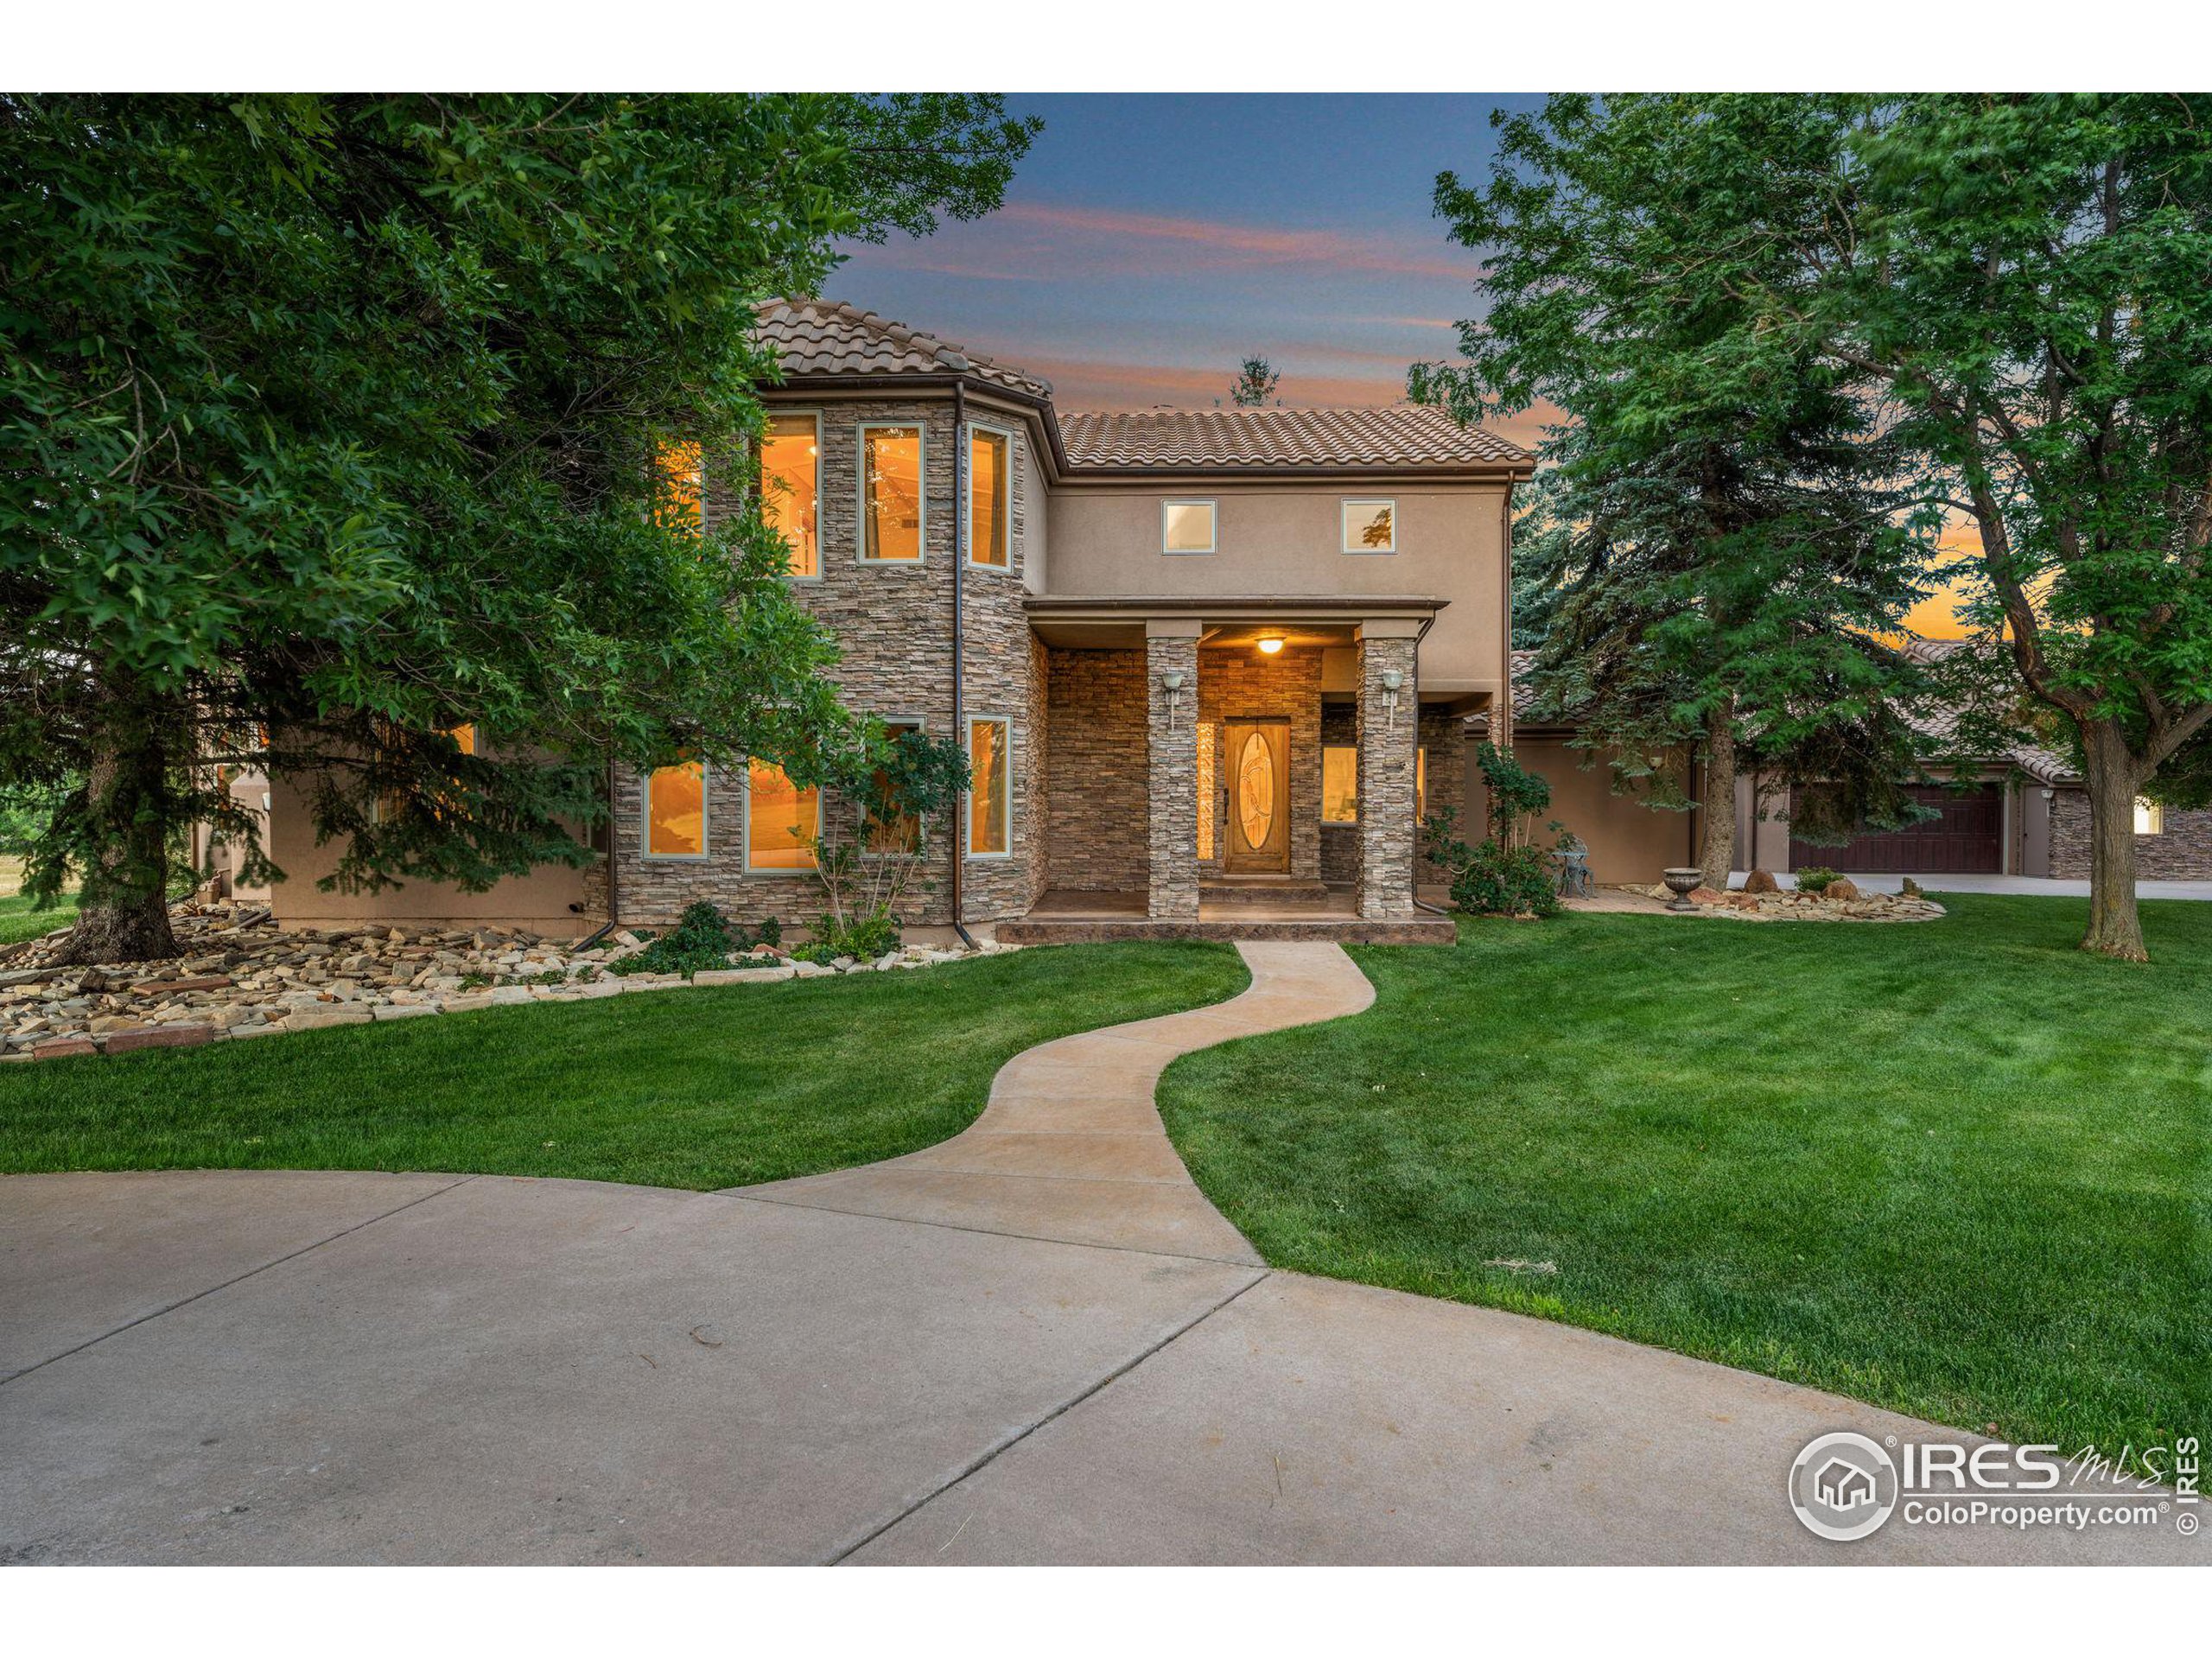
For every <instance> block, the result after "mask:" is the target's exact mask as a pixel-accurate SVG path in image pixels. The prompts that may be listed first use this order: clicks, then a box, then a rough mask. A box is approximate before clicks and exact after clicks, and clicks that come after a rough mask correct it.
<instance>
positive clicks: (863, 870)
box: [794, 730, 968, 962]
mask: <svg viewBox="0 0 2212 1659" xmlns="http://www.w3.org/2000/svg"><path fill="white" fill-rule="evenodd" d="M872 756H873V759H874V769H873V771H872V772H871V773H870V775H869V779H868V784H867V785H866V786H865V787H864V788H862V789H861V790H860V791H858V798H857V806H856V808H855V811H854V813H853V815H852V817H851V821H850V825H849V829H848V828H847V827H846V826H845V825H844V824H842V823H838V822H836V821H833V820H832V819H830V818H829V817H825V818H824V819H823V828H822V834H821V835H819V836H817V837H816V838H815V842H814V874H815V877H816V879H817V880H819V881H820V882H821V884H822V890H823V894H824V896H826V897H827V898H828V899H829V909H828V910H826V911H824V912H823V913H822V915H821V917H820V918H818V919H817V921H816V923H815V925H814V938H813V939H812V940H811V941H810V943H809V944H806V945H804V946H802V947H801V948H800V950H798V951H797V952H795V953H794V954H796V955H798V956H799V957H802V958H803V959H804V960H807V961H811V962H834V961H835V960H836V958H838V957H865V958H868V959H871V960H872V959H874V958H875V957H880V956H882V955H883V954H884V953H885V952H887V951H889V950H896V949H897V948H898V945H899V927H900V926H901V925H902V923H901V918H900V915H899V906H900V904H901V901H902V900H903V899H905V897H906V894H907V893H910V892H916V891H920V892H927V891H930V890H931V889H930V884H929V882H928V880H927V879H926V870H927V865H928V860H927V857H926V856H925V852H926V849H927V848H928V846H929V844H930V831H931V825H932V823H935V822H937V821H938V819H940V818H942V817H944V816H945V815H946V814H948V813H950V812H951V811H953V810H956V809H957V807H958V805H959V802H960V795H961V791H963V790H965V789H966V788H967V787H968V756H967V753H966V751H965V750H963V748H962V747H961V746H960V745H959V744H958V743H957V741H953V740H952V739H950V738H932V737H929V736H926V735H925V734H923V733H921V732H919V731H913V730H908V731H903V732H900V733H899V734H897V736H896V737H892V736H889V735H888V734H881V735H880V739H879V741H878V742H877V744H876V745H875V747H874V749H873V750H872Z"/></svg>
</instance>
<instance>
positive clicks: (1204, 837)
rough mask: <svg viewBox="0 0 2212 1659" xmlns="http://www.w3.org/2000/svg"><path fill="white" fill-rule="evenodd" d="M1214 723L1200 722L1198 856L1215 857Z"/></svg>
mask: <svg viewBox="0 0 2212 1659" xmlns="http://www.w3.org/2000/svg"><path fill="white" fill-rule="evenodd" d="M1213 747H1214V732H1213V722H1212V721H1199V722H1198V856H1199V857H1200V858H1211V857H1212V856H1213V789H1214V784H1213V765H1214V761H1213Z"/></svg>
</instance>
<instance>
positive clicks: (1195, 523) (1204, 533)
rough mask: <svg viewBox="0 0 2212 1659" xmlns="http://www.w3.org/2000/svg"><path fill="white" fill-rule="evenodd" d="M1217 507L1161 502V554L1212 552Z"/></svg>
mask: <svg viewBox="0 0 2212 1659" xmlns="http://www.w3.org/2000/svg"><path fill="white" fill-rule="evenodd" d="M1213 506H1214V504H1213V503H1212V502H1211V501H1163V502H1161V503H1160V551H1161V552H1163V553H1211V552H1212V551H1213V550H1214V523H1213Z"/></svg>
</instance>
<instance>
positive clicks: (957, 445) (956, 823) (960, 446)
mask: <svg viewBox="0 0 2212 1659" xmlns="http://www.w3.org/2000/svg"><path fill="white" fill-rule="evenodd" d="M967 509H968V398H967V394H966V388H965V387H964V385H963V383H962V382H960V381H958V380H955V381H954V382H953V383H952V741H954V742H956V743H957V744H959V745H960V747H962V748H963V750H964V749H966V748H967V747H968V732H967V722H966V720H965V718H964V716H965V715H966V712H967V704H966V699H965V697H964V696H963V686H962V683H961V672H962V670H963V665H964V664H963V656H962V645H963V640H964V639H965V637H966V635H967V626H966V621H967V619H966V615H965V609H964V607H965V595H964V588H963V583H964V578H965V576H966V574H967V564H968V511H967ZM1008 747H1012V746H1011V744H1009V745H1008ZM960 806H961V804H960V802H959V801H958V800H957V799H956V800H955V801H954V803H953V809H952V931H954V932H955V933H957V934H958V935H959V936H960V942H961V943H962V944H964V945H966V946H967V947H968V948H969V950H974V949H976V940H975V938H974V936H973V935H971V934H970V933H969V931H968V925H967V923H966V922H964V921H963V920H962V919H961V914H960V911H961V901H960V877H961V874H962V871H963V868H965V866H966V864H967V839H968V829H967V825H966V824H965V823H963V813H962V811H961V810H960Z"/></svg>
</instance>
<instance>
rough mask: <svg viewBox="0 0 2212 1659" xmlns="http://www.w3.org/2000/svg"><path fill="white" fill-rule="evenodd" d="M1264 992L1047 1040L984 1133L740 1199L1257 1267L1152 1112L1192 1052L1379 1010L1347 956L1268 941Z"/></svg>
mask: <svg viewBox="0 0 2212 1659" xmlns="http://www.w3.org/2000/svg"><path fill="white" fill-rule="evenodd" d="M1236 950H1237V953H1238V954H1239V955H1240V956H1242V957H1243V958H1244V964H1245V966H1246V967H1247V968H1249V969H1251V972H1252V982H1251V984H1250V985H1249V987H1247V988H1245V990H1244V991H1243V993H1242V994H1241V995H1237V996H1235V997H1232V998H1230V1000H1229V1001H1226V1002H1217V1003H1215V1004H1214V1005H1213V1006H1211V1007H1205V1008H1193V1009H1192V1010H1190V1011H1188V1012H1186V1013H1183V1014H1162V1015H1160V1017H1159V1018H1157V1019H1152V1020H1132V1021H1131V1022H1129V1023H1128V1024H1127V1025H1122V1026H1107V1027H1103V1028H1102V1029H1100V1030H1097V1031H1086V1032H1083V1033H1079V1034H1077V1035H1076V1036H1073V1037H1062V1038H1060V1039H1058V1040H1057V1041H1054V1042H1049V1043H1040V1044H1039V1045H1038V1046H1036V1047H1035V1048H1033V1049H1029V1050H1027V1052H1023V1053H1020V1054H1017V1055H1015V1056H1014V1058H1012V1059H1011V1060H1008V1061H1007V1063H1006V1065H1004V1066H1003V1067H1001V1069H1000V1071H999V1074H998V1076H997V1077H995V1078H993V1079H992V1080H991V1097H990V1103H989V1104H988V1105H987V1106H986V1107H985V1108H984V1109H983V1115H982V1116H981V1117H979V1118H977V1119H976V1122H975V1124H974V1125H973V1127H971V1128H969V1129H968V1130H967V1131H966V1132H964V1133H963V1134H961V1135H955V1136H954V1137H953V1138H952V1139H951V1140H950V1141H944V1142H943V1143H941V1144H940V1145H938V1146H934V1147H930V1148H928V1149H927V1150H926V1151H923V1152H917V1153H913V1154H910V1155H908V1156H907V1157H905V1158H896V1159H893V1160H889V1161H888V1162H885V1163H880V1164H870V1165H868V1166H865V1167H863V1168H860V1169H849V1170H840V1171H838V1172H836V1173H834V1174H829V1175H809V1176H805V1177H803V1178H802V1179H798V1180H791V1181H778V1182H773V1183H771V1184H770V1185H765V1186H749V1187H738V1188H734V1189H732V1190H733V1191H734V1192H741V1193H742V1194H743V1195H744V1196H745V1197H747V1198H761V1199H766V1200H768V1201H771V1202H773V1203H777V1204H792V1205H804V1206H805V1207H807V1208H810V1209H817V1210H837V1211H844V1212H845V1213H846V1214H849V1215H861V1216H879V1217H884V1218H885V1219H887V1220H897V1221H919V1222H927V1223H930V1224H933V1225H937V1226H941V1227H966V1228H970V1229H972V1230H976V1231H977V1232H986V1233H1009V1234H1013V1235H1014V1236H1017V1237H1020V1238H1049V1239H1058V1240H1059V1241H1061V1242H1063V1243H1070V1244H1100V1245H1106V1246H1109V1247H1111V1248H1113V1249H1124V1250H1153V1251H1157V1252H1160V1254H1162V1255H1181V1256H1197V1257H1202V1258H1205V1259H1206V1260H1210V1261H1215V1262H1245V1263H1249V1264H1250V1265H1252V1266H1254V1267H1257V1266H1259V1265H1260V1257H1259V1254H1258V1252H1257V1251H1255V1250H1254V1249H1253V1248H1252V1247H1251V1246H1250V1245H1249V1244H1248V1243H1245V1242H1244V1236H1243V1234H1241V1233H1239V1232H1238V1231H1237V1230H1236V1229H1235V1228H1234V1227H1232V1226H1230V1224H1229V1223H1228V1222H1227V1221H1225V1220H1224V1219H1223V1217H1222V1215H1221V1212H1220V1211H1217V1210H1216V1209H1215V1208H1214V1207H1213V1205H1211V1204H1209V1203H1207V1202H1206V1198H1205V1194H1204V1193H1202V1192H1199V1191H1198V1185H1197V1183H1195V1182H1194V1181H1192V1179H1191V1177H1190V1173H1189V1172H1188V1171H1187V1170H1185V1168H1184V1167H1183V1160H1181V1159H1180V1158H1179V1157H1177V1156H1176V1155H1175V1148H1174V1147H1173V1146H1172V1145H1171V1144H1169V1141H1168V1139H1167V1133H1166V1130H1165V1129H1164V1128H1161V1127H1160V1113H1159V1111H1158V1110H1157V1109H1155V1108H1154V1104H1153V1094H1154V1090H1156V1089H1157V1088H1158V1087H1159V1084H1160V1073H1161V1072H1162V1071H1166V1069H1167V1065H1168V1063H1169V1062H1170V1061H1172V1060H1173V1059H1174V1058H1176V1056H1178V1055H1179V1054H1187V1053H1190V1052H1192V1050H1193V1049H1200V1048H1211V1046H1213V1045H1214V1044H1216V1043H1224V1042H1227V1041H1229V1040H1230V1039H1232V1038H1236V1037H1250V1036H1255V1035H1257V1034H1258V1033H1262V1032H1269V1031H1282V1030H1286V1029H1287V1028H1288V1027H1292V1026H1304V1025H1311V1024H1313V1023H1314V1022H1315V1021H1317V1020H1334V1019H1337V1018H1338V1017H1340V1016H1342V1015H1344V1014H1357V1013H1360V1012H1361V1011H1362V1010H1363V1009H1364V1008H1366V1007H1368V1006H1369V1004H1370V1003H1372V1002H1373V1001H1375V988H1374V987H1373V986H1372V985H1370V984H1369V983H1368V982H1367V976H1366V975H1364V974H1363V973H1361V972H1360V971H1359V969H1358V968H1357V967H1356V966H1355V965H1354V964H1353V963H1352V959H1351V957H1348V956H1346V955H1345V954H1344V949H1343V947H1342V946H1340V945H1335V944H1286V943H1274V942H1256V943H1244V944H1238V945H1237V947H1236Z"/></svg>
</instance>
